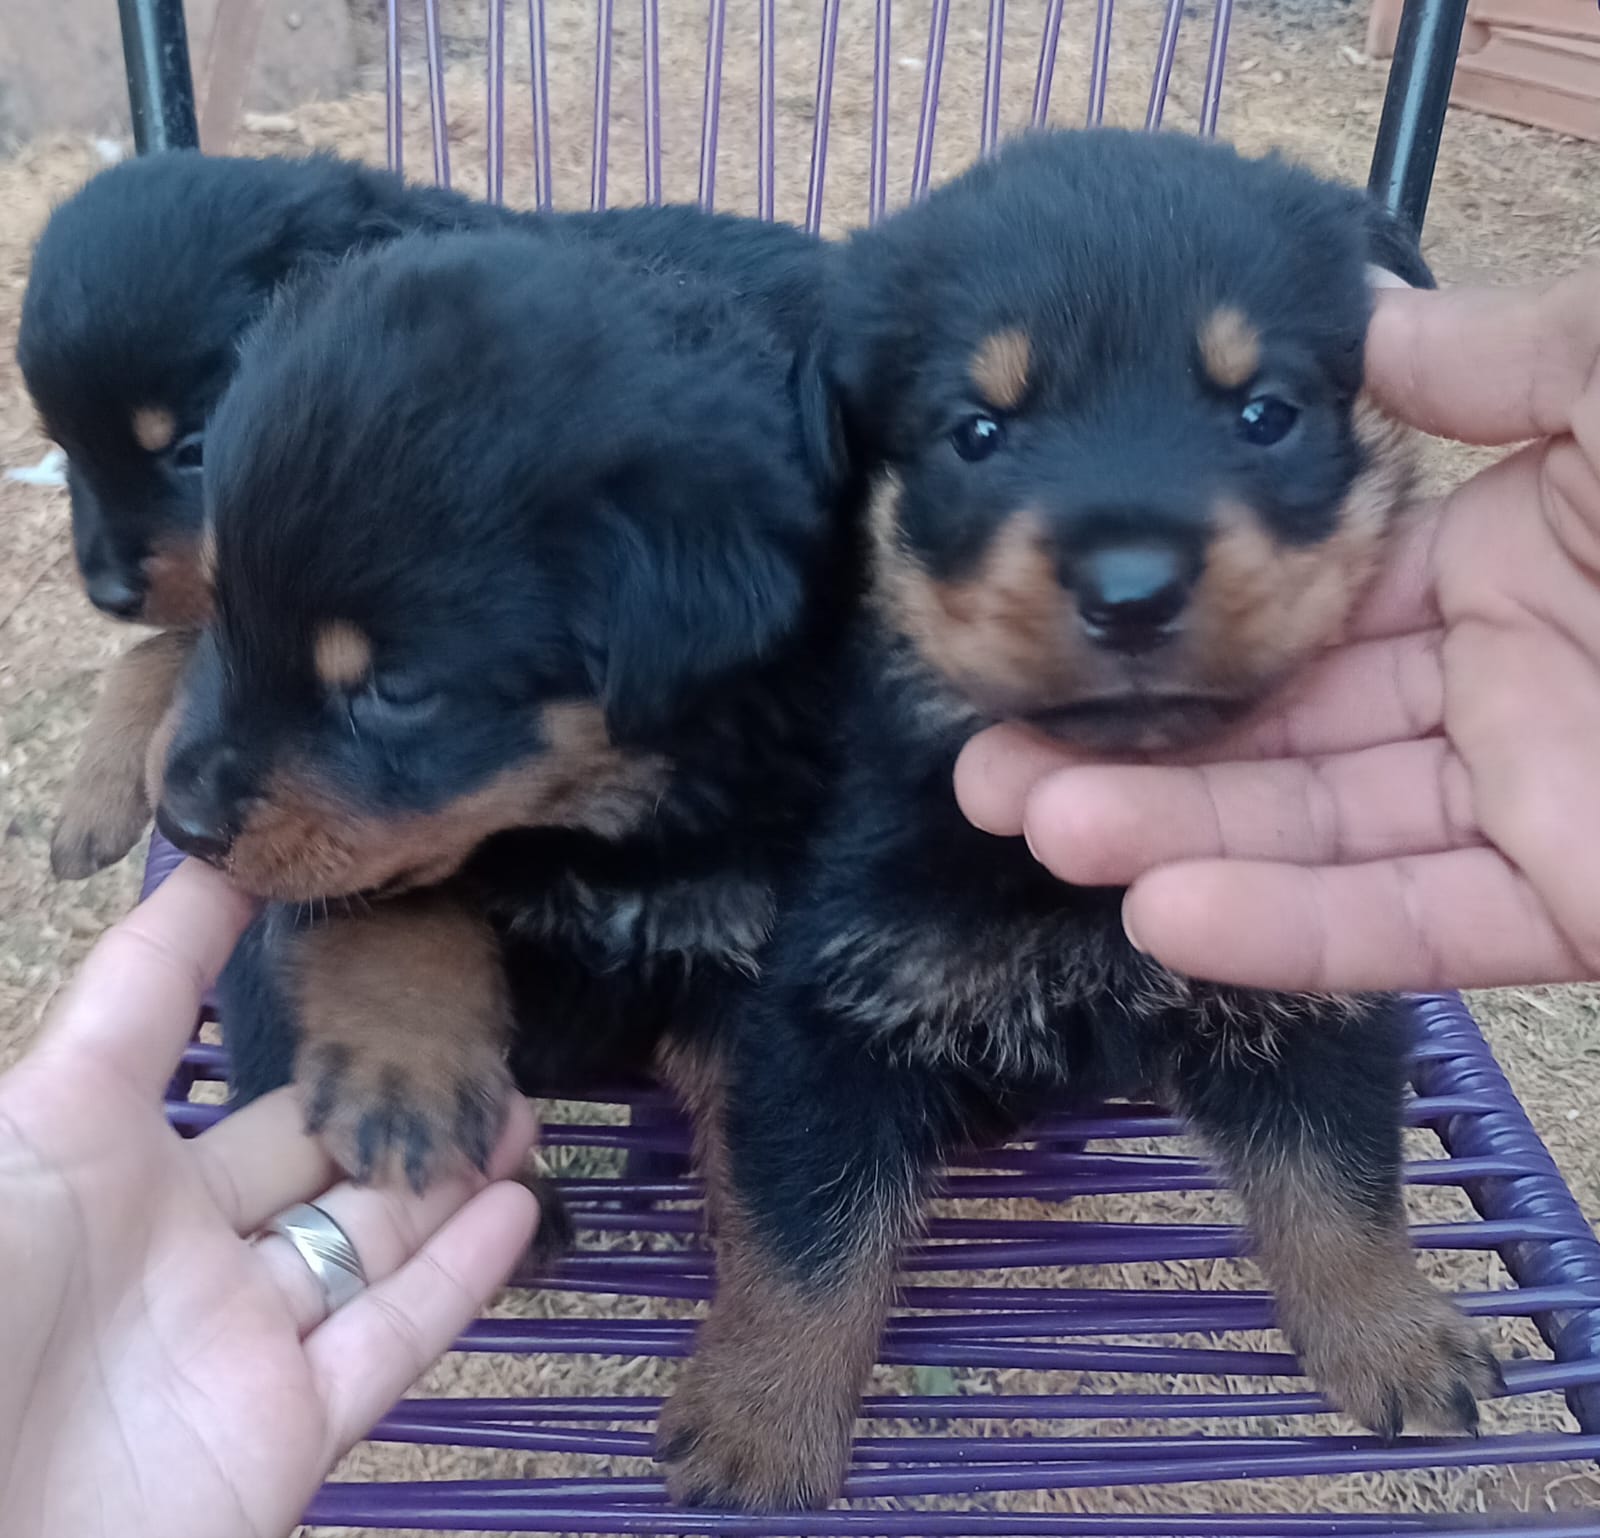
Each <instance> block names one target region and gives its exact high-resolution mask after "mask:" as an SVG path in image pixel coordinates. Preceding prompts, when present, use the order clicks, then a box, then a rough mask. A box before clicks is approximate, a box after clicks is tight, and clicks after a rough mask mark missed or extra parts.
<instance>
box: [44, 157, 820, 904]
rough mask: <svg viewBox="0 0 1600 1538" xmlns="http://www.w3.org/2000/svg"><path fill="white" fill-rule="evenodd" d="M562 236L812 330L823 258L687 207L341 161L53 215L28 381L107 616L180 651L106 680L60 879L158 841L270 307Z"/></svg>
mask: <svg viewBox="0 0 1600 1538" xmlns="http://www.w3.org/2000/svg"><path fill="white" fill-rule="evenodd" d="M553 226H559V227H561V228H563V229H566V230H568V231H569V232H570V231H576V232H578V233H579V234H581V235H584V236H588V237H591V238H594V239H597V240H600V241H602V242H603V243H605V244H606V245H608V246H610V247H612V248H613V249H615V250H617V251H618V252H620V253H621V254H623V255H625V256H626V257H627V258H628V259H630V260H634V261H637V262H638V263H640V264H641V265H644V266H646V267H648V268H650V269H652V270H659V271H662V272H673V271H683V272H686V273H688V274H690V275H705V274H710V275H713V276H715V277H716V278H717V279H719V280H720V281H721V282H723V283H724V284H725V285H726V287H727V289H728V291H729V293H730V294H733V295H739V296H743V297H744V298H746V299H747V300H748V301H749V302H750V303H752V304H754V305H756V306H758V307H759V308H761V310H762V311H763V313H764V315H765V316H766V317H767V319H768V321H769V323H771V324H773V325H776V326H777V327H778V328H779V329H780V331H782V332H783V334H785V335H786V336H789V337H791V338H793V339H794V340H795V341H796V342H798V341H800V340H802V339H803V338H804V337H805V336H808V335H809V334H810V333H811V332H812V331H813V330H814V327H815V317H814V309H815V294H816V287H817V285H816V282H815V276H814V267H815V262H816V260H817V250H818V243H817V242H816V241H814V240H811V239H809V238H808V237H806V236H804V235H802V234H801V233H800V232H799V231H797V230H794V229H793V228H791V227H788V226H782V225H767V224H762V223H759V222H757V221H755V220H747V219H739V218H736V217H733V216H729V215H715V216H713V215H708V214H703V213H700V212H699V211H698V210H695V209H692V208H687V207H667V208H653V209H619V210H611V211H607V212H603V213H598V214H591V213H571V214H535V213H526V212H513V211H511V210H508V209H504V208H498V207H494V206H491V205H488V204H485V203H481V202H475V201H474V200H472V199H470V198H467V197H464V196H462V195H461V194H459V193H453V192H448V191H444V190H441V189H439V188H435V187H424V186H411V185H408V184H407V183H405V182H403V181H402V180H401V179H400V178H399V177H396V176H394V175H392V174H391V173H389V172H387V171H383V170H377V169H374V168H372V167H370V166H364V165H360V164H357V163H354V162H349V161H343V160H339V159H336V158H334V157H332V156H329V155H313V156H310V157H308V158H305V159H282V158H267V159H259V160H256V159H243V158H237V159H232V158H221V157H210V156H202V155H200V154H198V153H195V152H192V151H177V152H172V153H166V154H158V155H151V156H147V157H143V158H140V159H137V160H132V161H127V162H125V163H123V164H120V165H117V166H113V167H111V168H109V169H107V170H105V171H103V172H101V173H100V174H99V175H97V176H95V177H94V178H93V179H92V180H91V181H89V182H88V183H87V184H86V185H85V186H84V187H82V188H81V189H80V190H79V191H78V192H76V193H75V194H74V195H73V196H72V197H70V198H69V199H67V201H66V202H64V203H63V204H62V205H61V206H60V207H59V208H58V209H57V210H56V211H55V212H54V214H53V215H52V216H51V218H50V220H49V222H48V224H47V225H46V227H45V230H44V232H43V234H42V235H41V237H40V239H39V243H38V247H37V249H36V251H35V254H34V260H33V267H32V271H31V273H30V276H29V281H28V289H27V293H26V295H25V297H24V301H23V310H22V321H21V327H20V331H19V337H18V346H17V354H18V359H19V362H20V364H21V368H22V373H23V377H24V379H25V381H26V383H27V386H28V389H29V391H30V393H31V394H32V397H33V400H34V403H35V405H36V406H37V408H38V411H39V415H40V419H41V422H42V423H43V425H44V429H45V431H46V432H47V433H48V434H49V436H50V437H51V438H53V439H54V440H55V442H56V443H58V444H59V445H60V446H61V447H62V448H63V449H64V450H65V451H66V454H67V466H68V472H67V473H68V484H69V489H70V497H71V507H72V533H73V547H74V551H75V553H76V556H77V561H78V567H79V571H80V573H81V575H82V577H83V581H84V586H85V588H86V589H87V591H88V594H89V597H90V599H91V600H92V601H93V602H94V603H95V605H96V606H97V607H98V608H99V609H101V610H102V611H103V612H104V613H107V614H110V615H112V616H114V617H116V618H118V619H127V620H135V621H138V622H141V623H143V624H147V625H154V626H158V627H160V628H161V629H162V630H164V631H172V632H175V633H174V634H171V635H162V636H157V637H153V638H151V639H149V640H147V641H145V642H142V643H140V644H139V645H138V646H135V647H134V648H132V650H131V651H130V652H128V653H127V654H126V656H124V657H123V658H122V659H121V660H120V661H119V662H118V663H117V664H115V665H114V666H113V668H112V670H111V672H110V673H109V675H108V677H107V679H106V682H105V686H104V688H103V690H102V695H101V701H100V704H99V707H98V709H97V711H96V714H95V715H94V717H93V718H92V720H91V722H90V725H89V728H88V731H87V733H86V736H85V741H84V745H83V748H82V751H81V756H80V759H79V762H78V764H77V765H76V768H75V772H74V775H73V778H72V779H71V781H70V782H69V786H68V790H67V794H66V798H65V803H64V806H63V812H62V817H61V820H60V823H59V825H58V827H57V829H56V832H55V835H54V837H53V839H52V844H51V864H52V867H53V868H54V870H55V872H56V874H57V875H58V876H60V877H63V878H67V879H73V878H79V877H83V876H87V875H90V874H92V873H93V872H95V871H97V870H100V869H102V868H104V867H105V866H106V865H109V864H111V863H113V862H114V861H116V860H119V859H121V858H122V856H123V855H125V854H126V853H127V852H128V850H129V849H131V848H132V847H133V844H134V843H135V841H136V840H137V839H138V838H139V837H140V835H141V834H142V832H143V831H144V829H145V827H146V825H147V824H148V821H149V807H148V805H147V804H146V802H145V799H144V795H143V775H142V766H143V761H144V755H145V750H146V748H147V746H148V743H149V740H150V736H151V733H152V732H153V731H154V728H155V724H156V722H157V720H159V718H160V715H161V712H162V710H163V709H164V708H165V704H166V701H167V700H168V698H169V697H170V694H171V690H172V685H173V681H174V679H175V677H176V675H177V672H178V670H179V669H181V667H182V664H183V659H184V656H185V653H186V649H187V642H186V640H185V637H186V636H188V635H189V634H191V633H192V632H193V630H194V629H195V628H196V627H197V626H198V625H199V624H200V623H201V622H202V621H203V620H204V619H205V617H206V615H207V613H208V612H209V608H210V579H209V570H208V560H207V552H206V546H205V542H204V540H203V538H202V522H203V520H202V508H201V492H200V487H201V470H202V465H203V462H204V458H205V442H206V425H207V422H208V421H209V419H210V416H211V414H212V412H213V410H214V409H215V407H216V404H217V402H218V400H219V399H220V398H221V396H222V392H223V390H224V389H225V388H226V386H227V383H228V381H229V379H230V378H231V377H232V374H233V370H234V366H235V361H236V358H237V353H238V347H239V343H240V341H241V339H242V337H243V336H244V334H245V332H246V330H247V329H248V328H249V327H250V325H251V324H252V323H254V322H255V321H256V320H258V319H259V318H260V317H261V315H262V314H263V313H264V311H265V309H266V306H267V305H268V303H269V301H270V300H271V298H272V296H273V294H274V293H275V292H277V291H278V290H279V289H280V288H282V287H283V286H285V285H289V284H293V283H294V282H296V281H298V280H299V279H300V278H301V277H302V276H304V275H305V274H306V273H307V272H314V271H316V270H317V269H318V268H319V267H321V266H322V265H324V264H326V263H328V262H330V261H335V260H338V259H340V258H342V257H344V256H346V255H349V254H350V253H352V252H356V251H361V250H366V249H370V248H373V247H376V246H381V245H383V244H386V243H388V242H389V241H392V240H394V239H396V238H398V237H399V236H401V235H403V234H406V233H408V232H411V233H429V232H433V233H443V232H448V231H452V230H502V229H517V230H522V231H525V232H528V233H537V232H539V231H542V230H547V229H549V228H551V227H553Z"/></svg>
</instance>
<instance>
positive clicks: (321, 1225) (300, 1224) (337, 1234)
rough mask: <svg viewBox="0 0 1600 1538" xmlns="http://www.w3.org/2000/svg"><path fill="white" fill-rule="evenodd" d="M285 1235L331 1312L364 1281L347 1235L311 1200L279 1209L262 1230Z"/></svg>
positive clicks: (267, 1232)
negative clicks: (318, 1287) (304, 1264)
mask: <svg viewBox="0 0 1600 1538" xmlns="http://www.w3.org/2000/svg"><path fill="white" fill-rule="evenodd" d="M262 1234H263V1236H264V1235H266V1234H277V1235H278V1236H279V1237H280V1238H284V1239H287V1240H288V1241H289V1243H290V1244H292V1245H293V1246H294V1248H295V1253H296V1254H297V1255H299V1257H300V1258H301V1260H303V1261H304V1262H305V1263H306V1267H307V1269H309V1270H310V1272H311V1274H312V1275H313V1276H314V1277H316V1279H317V1285H318V1286H320V1287H321V1288H322V1299H323V1302H324V1303H326V1304H327V1307H328V1312H329V1313H330V1314H331V1313H333V1312H334V1311H335V1310H337V1309H341V1308H343V1307H344V1306H345V1304H346V1303H348V1302H349V1301H350V1300H351V1298H353V1297H355V1295H356V1294H357V1293H358V1292H360V1291H361V1290H362V1288H364V1287H365V1286H366V1285H367V1273H366V1272H365V1271H364V1270H363V1269H362V1267H361V1257H360V1256H359V1255H357V1254H356V1247H355V1246H354V1245H353V1244H351V1242H350V1236H349V1234H347V1233H346V1232H345V1231H344V1230H343V1229H342V1228H341V1227H340V1226H339V1225H338V1224H337V1223H335V1222H334V1220H333V1219H332V1218H331V1217H329V1216H328V1214H327V1213H326V1212H324V1211H323V1210H322V1208H320V1207H319V1206H317V1205H316V1203H315V1202H301V1203H300V1205H299V1206H297V1207H291V1208H289V1210H288V1211H287V1212H280V1213H279V1214H278V1215H277V1217H275V1218H274V1219H273V1220H272V1221H271V1222H270V1223H268V1224H267V1226H266V1227H265V1228H264V1229H263V1230H262Z"/></svg>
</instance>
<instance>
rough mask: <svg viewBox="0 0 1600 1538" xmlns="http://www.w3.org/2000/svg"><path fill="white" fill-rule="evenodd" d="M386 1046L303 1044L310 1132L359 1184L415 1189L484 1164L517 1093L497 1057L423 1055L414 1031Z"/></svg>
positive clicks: (453, 1052) (482, 1052) (476, 1047)
mask: <svg viewBox="0 0 1600 1538" xmlns="http://www.w3.org/2000/svg"><path fill="white" fill-rule="evenodd" d="M383 1045H384V1044H382V1043H380V1042H376V1041H372V1040H368V1041H366V1042H364V1043H362V1044H361V1045H360V1046H359V1047H354V1046H351V1045H349V1044H347V1043H344V1042H338V1041H315V1042H310V1043H308V1044H307V1045H306V1046H304V1047H303V1048H302V1049H301V1053H300V1060H299V1063H298V1065H297V1067H296V1073H295V1077H296V1078H297V1079H298V1080H299V1082H300V1084H301V1085H302V1086H303V1088H304V1090H305V1096H306V1128H307V1130H308V1131H309V1132H312V1133H314V1134H315V1135H316V1136H318V1137H320V1138H321V1139H322V1141H323V1143H324V1145H325V1146H326V1147H327V1149H328V1151H329V1152H330V1153H331V1154H332V1155H333V1157H334V1158H335V1159H336V1160H337V1161H338V1163H339V1165H340V1166H341V1167H342V1168H343V1169H344V1170H345V1171H346V1173H348V1174H349V1175H350V1176H351V1177H352V1178H353V1179H355V1180H356V1181H358V1182H360V1183H361V1184H363V1185H365V1184H372V1183H387V1182H391V1181H394V1180H396V1179H398V1178H401V1177H403V1178H404V1179H405V1181H406V1183H407V1184H408V1185H410V1187H411V1188H412V1189H413V1190H414V1191H416V1192H418V1193H419V1194H420V1193H421V1192H422V1191H425V1190H426V1189H427V1188H428V1186H430V1185H431V1184H432V1183H433V1182H434V1181H435V1180H437V1179H438V1178H439V1177H440V1176H441V1175H444V1174H447V1173H448V1172H449V1171H450V1170H451V1169H452V1168H459V1167H461V1166H462V1165H470V1166H471V1167H472V1168H474V1169H478V1170H482V1169H483V1168H485V1166H486V1165H487V1164H488V1162H489V1154H490V1152H491V1151H492V1150H493V1148H494V1145H495V1140H496V1139H497V1138H498V1137H499V1134H500V1129H501V1127H502V1126H503V1125H504V1124H505V1118H506V1111H507V1109H508V1107H509V1105H510V1100H511V1096H512V1095H513V1094H514V1093H515V1089H514V1086H513V1085H512V1082H511V1075H510V1074H509V1073H508V1072H507V1071H506V1067H505V1064H504V1063H503V1062H502V1061H501V1060H500V1058H499V1056H498V1054H497V1053H495V1052H494V1051H493V1050H492V1049H490V1048H488V1047H487V1046H485V1045H484V1044H482V1043H460V1042H455V1043H441V1044H440V1045H441V1047H443V1048H446V1050H441V1051H439V1052H437V1053H429V1052H427V1051H422V1052H419V1051H418V1050H417V1049H418V1046H419V1043H418V1042H417V1040H416V1039H415V1038H411V1039H408V1040H405V1041H403V1042H400V1043H397V1045H398V1046H400V1047H402V1048H403V1049H404V1050H403V1052H401V1053H394V1054H391V1053H388V1052H385V1051H384V1050H383ZM463 1047H465V1048H466V1050H462V1048H463Z"/></svg>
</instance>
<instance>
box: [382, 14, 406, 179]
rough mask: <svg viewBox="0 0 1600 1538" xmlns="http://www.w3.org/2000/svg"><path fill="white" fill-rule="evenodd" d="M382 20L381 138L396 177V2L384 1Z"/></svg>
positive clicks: (399, 123) (401, 156)
mask: <svg viewBox="0 0 1600 1538" xmlns="http://www.w3.org/2000/svg"><path fill="white" fill-rule="evenodd" d="M384 17H385V21H386V28H385V36H384V49H383V138H384V146H385V148H386V149H387V151H388V156H389V169H390V170H391V171H393V172H394V173H395V175H396V176H400V175H402V174H403V173H404V172H405V168H406V154H405V143H404V120H403V116H402V113H401V102H402V95H401V90H400V0H385V5H384Z"/></svg>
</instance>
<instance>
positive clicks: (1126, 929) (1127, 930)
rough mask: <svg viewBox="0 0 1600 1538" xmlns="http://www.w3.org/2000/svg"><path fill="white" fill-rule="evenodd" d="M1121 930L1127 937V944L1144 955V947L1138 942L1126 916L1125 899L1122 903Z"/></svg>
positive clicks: (1126, 905)
mask: <svg viewBox="0 0 1600 1538" xmlns="http://www.w3.org/2000/svg"><path fill="white" fill-rule="evenodd" d="M1122 932H1123V934H1125V935H1126V936H1127V937H1128V944H1129V945H1131V946H1132V947H1133V948H1134V949H1135V950H1136V951H1138V952H1139V954H1140V955H1141V956H1142V955H1144V954H1145V948H1144V947H1143V946H1142V945H1141V944H1140V943H1139V937H1138V935H1136V934H1135V933H1134V932H1133V924H1132V922H1131V921H1130V920H1129V918H1128V904H1127V902H1126V901H1124V902H1123V904H1122Z"/></svg>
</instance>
